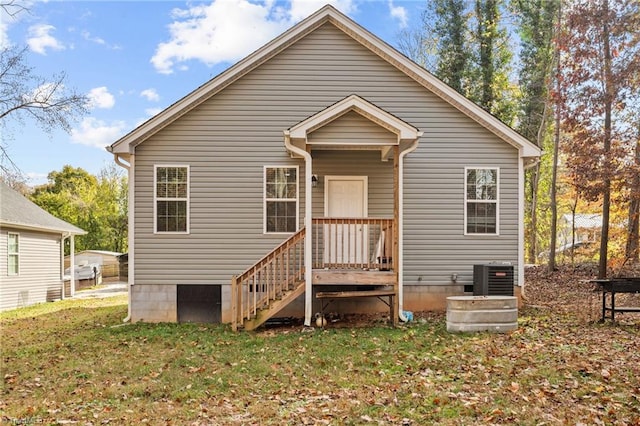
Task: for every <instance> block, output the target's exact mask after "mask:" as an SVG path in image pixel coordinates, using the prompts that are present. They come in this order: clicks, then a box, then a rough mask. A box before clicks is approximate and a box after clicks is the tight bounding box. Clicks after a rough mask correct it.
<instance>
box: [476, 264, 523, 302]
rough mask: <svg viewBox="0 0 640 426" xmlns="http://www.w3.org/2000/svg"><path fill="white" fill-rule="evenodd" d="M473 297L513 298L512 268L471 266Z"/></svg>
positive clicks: (508, 266) (493, 265)
mask: <svg viewBox="0 0 640 426" xmlns="http://www.w3.org/2000/svg"><path fill="white" fill-rule="evenodd" d="M473 295H474V296H513V266H512V265H501V264H493V263H490V264H487V265H473Z"/></svg>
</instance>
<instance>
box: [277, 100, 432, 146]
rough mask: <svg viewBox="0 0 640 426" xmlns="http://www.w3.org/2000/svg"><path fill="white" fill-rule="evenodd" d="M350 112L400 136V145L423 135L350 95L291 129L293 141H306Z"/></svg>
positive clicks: (370, 104)
mask: <svg viewBox="0 0 640 426" xmlns="http://www.w3.org/2000/svg"><path fill="white" fill-rule="evenodd" d="M350 111H354V112H356V113H357V114H360V115H361V116H363V117H364V118H366V119H367V120H370V121H371V122H373V123H375V124H377V125H379V126H381V127H383V128H385V129H387V130H388V131H390V132H392V133H394V134H396V135H397V136H398V140H397V142H396V144H399V143H400V141H402V140H415V139H417V138H418V137H419V136H420V135H421V134H422V133H421V132H420V131H418V129H416V128H415V127H413V126H412V125H410V124H409V123H407V122H405V121H403V120H401V119H400V118H398V117H396V116H395V115H393V114H390V113H388V112H387V111H385V110H383V109H381V108H379V107H377V106H376V105H374V104H372V103H370V102H368V101H366V100H365V99H363V98H361V97H360V96H358V95H349V96H347V97H346V98H344V99H342V100H341V101H339V102H336V103H335V104H333V105H331V106H329V107H327V108H325V109H323V110H322V111H320V112H318V113H317V114H314V115H312V116H311V117H309V118H307V119H306V120H304V121H301V122H300V123H298V124H296V125H295V126H293V127H291V128H290V129H289V134H290V136H291V139H295V140H306V138H307V135H308V134H309V133H311V132H313V131H315V130H318V129H320V128H321V127H324V126H326V125H327V124H329V123H331V122H332V121H334V120H336V119H337V118H339V117H341V116H343V115H344V114H346V113H348V112H350Z"/></svg>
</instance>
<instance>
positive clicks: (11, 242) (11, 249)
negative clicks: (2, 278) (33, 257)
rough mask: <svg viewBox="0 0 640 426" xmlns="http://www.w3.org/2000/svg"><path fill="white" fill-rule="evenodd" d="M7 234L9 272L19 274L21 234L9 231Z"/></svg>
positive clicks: (9, 273)
mask: <svg viewBox="0 0 640 426" xmlns="http://www.w3.org/2000/svg"><path fill="white" fill-rule="evenodd" d="M7 236H8V239H7V242H8V250H7V253H8V258H7V274H8V275H18V274H19V273H20V236H19V235H18V234H16V233H13V232H9V233H8V235H7Z"/></svg>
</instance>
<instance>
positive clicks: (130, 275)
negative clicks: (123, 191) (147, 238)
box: [113, 153, 135, 322]
mask: <svg viewBox="0 0 640 426" xmlns="http://www.w3.org/2000/svg"><path fill="white" fill-rule="evenodd" d="M113 159H114V160H115V162H116V164H117V165H119V166H120V167H122V168H124V169H125V170H126V171H127V185H129V195H128V198H129V202H128V204H129V209H128V212H127V214H128V218H127V219H128V220H127V221H128V223H129V226H128V230H127V240H128V253H129V255H128V259H129V260H128V263H129V265H128V272H127V275H128V276H127V316H126V317H125V318H123V319H122V322H129V321H131V286H132V285H133V281H134V277H133V235H134V234H133V232H134V231H133V226H134V222H133V209H132V208H131V206H133V187H134V184H135V178H134V177H133V173H132V172H131V168H132V165H133V164H134V156H133V154H131V155H130V157H129V164H127V163H124V162H123V161H122V159H121V158H120V155H119V154H116V153H114V154H113Z"/></svg>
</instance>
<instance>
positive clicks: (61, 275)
mask: <svg viewBox="0 0 640 426" xmlns="http://www.w3.org/2000/svg"><path fill="white" fill-rule="evenodd" d="M69 235H71V234H69V233H67V232H63V233H62V234H61V236H60V277H61V278H62V289H61V291H60V299H61V300H64V240H66V239H67V238H68V237H69ZM69 261H71V257H69ZM69 266H70V267H69V271H71V269H73V268H71V265H69ZM69 284H71V283H69Z"/></svg>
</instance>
